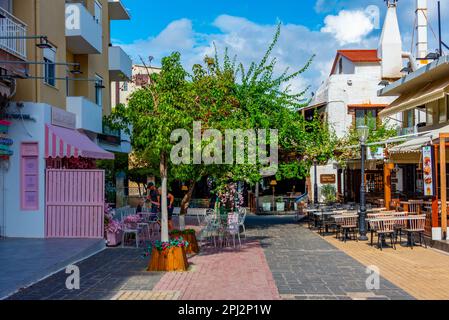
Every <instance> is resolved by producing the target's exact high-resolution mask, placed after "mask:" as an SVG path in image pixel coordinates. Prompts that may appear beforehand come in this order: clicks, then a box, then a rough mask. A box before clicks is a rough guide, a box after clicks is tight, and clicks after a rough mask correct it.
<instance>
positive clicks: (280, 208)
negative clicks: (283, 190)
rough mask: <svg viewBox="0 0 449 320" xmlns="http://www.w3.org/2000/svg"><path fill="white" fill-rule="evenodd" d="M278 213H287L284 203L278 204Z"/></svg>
mask: <svg viewBox="0 0 449 320" xmlns="http://www.w3.org/2000/svg"><path fill="white" fill-rule="evenodd" d="M276 211H278V212H283V211H285V203H284V202H276Z"/></svg>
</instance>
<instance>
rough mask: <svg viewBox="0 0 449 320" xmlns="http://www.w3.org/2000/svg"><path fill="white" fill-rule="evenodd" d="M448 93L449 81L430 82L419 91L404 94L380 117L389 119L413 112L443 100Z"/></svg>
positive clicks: (382, 112)
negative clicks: (400, 113)
mask: <svg viewBox="0 0 449 320" xmlns="http://www.w3.org/2000/svg"><path fill="white" fill-rule="evenodd" d="M448 93H449V79H447V78H446V79H443V80H439V81H435V82H429V83H428V84H427V85H425V86H423V87H422V88H421V89H419V90H417V91H413V92H410V93H404V94H402V95H401V96H400V97H399V98H398V99H396V100H395V101H393V102H392V103H391V104H390V106H389V107H388V108H385V109H384V110H382V111H381V112H380V113H379V115H380V116H381V117H388V116H392V115H394V114H397V113H399V112H403V111H407V110H411V109H414V108H416V107H418V106H421V105H424V104H426V103H429V102H432V101H435V100H439V99H442V98H444V96H445V95H446V94H448Z"/></svg>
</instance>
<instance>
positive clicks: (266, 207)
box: [262, 202, 271, 212]
mask: <svg viewBox="0 0 449 320" xmlns="http://www.w3.org/2000/svg"><path fill="white" fill-rule="evenodd" d="M262 208H263V211H265V212H270V211H271V203H270V202H264V203H263V204H262Z"/></svg>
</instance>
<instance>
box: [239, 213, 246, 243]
mask: <svg viewBox="0 0 449 320" xmlns="http://www.w3.org/2000/svg"><path fill="white" fill-rule="evenodd" d="M238 217H239V219H238V224H239V233H240V228H242V229H243V235H244V236H245V239H246V228H245V220H246V208H240V209H239V213H238ZM239 237H240V236H239Z"/></svg>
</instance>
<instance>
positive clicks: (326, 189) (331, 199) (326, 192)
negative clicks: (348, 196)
mask: <svg viewBox="0 0 449 320" xmlns="http://www.w3.org/2000/svg"><path fill="white" fill-rule="evenodd" d="M321 194H322V196H323V197H324V202H325V203H326V204H333V203H335V201H336V200H337V191H336V190H335V186H334V185H332V184H326V185H324V186H322V187H321Z"/></svg>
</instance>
